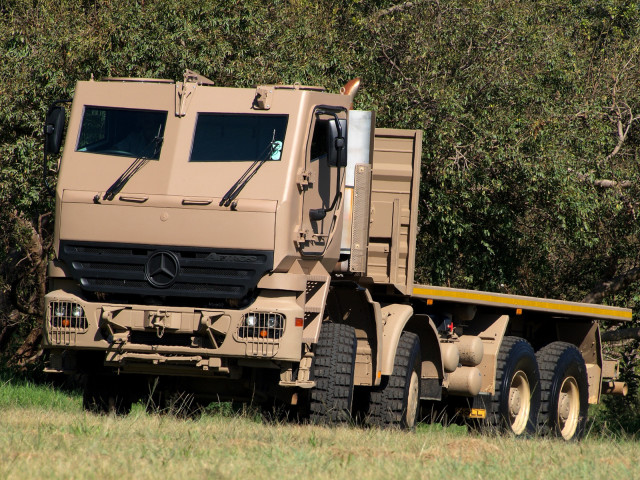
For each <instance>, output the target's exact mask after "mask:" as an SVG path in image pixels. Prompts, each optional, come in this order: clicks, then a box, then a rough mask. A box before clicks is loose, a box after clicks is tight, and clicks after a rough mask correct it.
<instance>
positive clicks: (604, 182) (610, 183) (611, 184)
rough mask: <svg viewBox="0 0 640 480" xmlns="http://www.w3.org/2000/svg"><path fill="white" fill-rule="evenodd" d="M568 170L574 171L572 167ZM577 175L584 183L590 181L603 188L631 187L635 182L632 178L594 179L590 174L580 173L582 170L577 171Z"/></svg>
mask: <svg viewBox="0 0 640 480" xmlns="http://www.w3.org/2000/svg"><path fill="white" fill-rule="evenodd" d="M568 171H569V172H570V173H571V172H573V170H572V169H571V168H569V169H568ZM575 176H576V178H577V179H578V180H579V181H581V182H583V183H590V184H591V185H594V186H596V187H601V188H615V187H618V188H629V187H631V186H633V182H632V181H631V180H622V181H618V180H608V179H600V180H592V179H591V178H589V175H587V174H585V173H580V172H575Z"/></svg>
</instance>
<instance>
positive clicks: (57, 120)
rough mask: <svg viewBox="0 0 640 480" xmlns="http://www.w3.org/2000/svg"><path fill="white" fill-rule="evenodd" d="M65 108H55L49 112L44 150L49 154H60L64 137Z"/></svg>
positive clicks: (46, 121)
mask: <svg viewBox="0 0 640 480" xmlns="http://www.w3.org/2000/svg"><path fill="white" fill-rule="evenodd" d="M64 117H65V113H64V107H62V106H59V105H58V106H54V107H51V108H50V109H49V111H48V112H47V119H46V120H45V123H44V148H45V150H46V151H47V152H48V153H59V152H60V147H62V137H63V135H64Z"/></svg>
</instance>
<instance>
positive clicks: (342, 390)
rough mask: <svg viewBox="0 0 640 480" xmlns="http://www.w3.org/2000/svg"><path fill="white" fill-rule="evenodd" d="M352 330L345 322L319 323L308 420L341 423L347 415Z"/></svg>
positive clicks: (350, 398)
mask: <svg viewBox="0 0 640 480" xmlns="http://www.w3.org/2000/svg"><path fill="white" fill-rule="evenodd" d="M356 347H357V339H356V331H355V330H354V328H353V327H351V326H349V325H343V324H340V323H323V324H322V328H321V330H320V337H319V339H318V343H317V344H316V348H315V352H314V360H313V367H312V374H313V377H314V379H315V381H316V386H315V387H314V388H313V389H311V392H310V405H309V410H310V420H311V422H312V423H341V422H347V421H349V420H350V419H351V406H352V403H353V375H354V371H355V364H356Z"/></svg>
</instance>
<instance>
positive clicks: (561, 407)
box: [558, 377, 580, 440]
mask: <svg viewBox="0 0 640 480" xmlns="http://www.w3.org/2000/svg"><path fill="white" fill-rule="evenodd" d="M579 417H580V389H579V388H578V382H577V381H576V379H575V378H573V377H567V378H565V379H564V380H563V382H562V385H561V386H560V394H559V396H558V428H559V429H560V434H561V435H562V437H563V438H564V439H566V440H569V439H571V438H572V437H573V435H574V434H575V432H576V429H577V428H578V423H579Z"/></svg>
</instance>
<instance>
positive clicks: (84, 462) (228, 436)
mask: <svg viewBox="0 0 640 480" xmlns="http://www.w3.org/2000/svg"><path fill="white" fill-rule="evenodd" d="M638 454H640V447H638V445H637V444H636V443H634V442H628V441H608V440H606V439H603V440H598V439H587V440H586V441H584V442H583V443H579V444H566V443H563V442H559V441H552V440H540V439H532V440H523V439H513V438H509V437H477V436H472V435H468V434H466V433H464V432H461V431H460V430H455V429H443V428H438V427H420V428H419V429H418V431H417V432H416V433H404V432H397V431H380V430H364V429H360V428H352V427H342V428H323V427H315V426H305V425H287V424H263V423H261V422H260V421H257V420H256V419H255V418H254V417H252V416H249V415H239V416H227V415H205V416H203V417H202V418H199V419H197V420H183V419H177V418H175V417H172V416H168V415H164V416H163V415H148V414H146V413H144V411H143V410H142V409H136V410H135V411H134V413H133V414H131V415H129V416H128V417H124V418H117V417H103V416H96V415H92V414H87V413H84V412H81V411H80V410H79V409H76V410H75V411H74V410H73V409H70V410H69V411H65V410H60V409H51V408H48V409H45V408H37V407H27V408H21V407H16V406H11V407H9V408H3V411H2V415H1V417H0V458H2V462H0V478H96V479H98V478H99V479H103V478H104V479H111V478H113V479H116V478H117V479H119V478H123V477H125V478H140V479H145V478H154V479H157V478H163V477H164V478H170V477H176V478H213V477H215V478H223V479H224V478H229V479H231V478H243V477H246V476H252V477H254V478H277V479H278V480H283V479H289V478H301V477H309V478H320V479H324V478H326V479H332V480H333V479H336V478H358V479H363V478H436V477H437V476H446V477H447V478H474V479H477V478H489V477H492V478H498V479H499V478H512V477H515V476H517V477H518V478H524V479H527V478H531V479H537V478H540V479H542V478H544V479H547V478H604V477H610V478H633V476H634V475H635V472H636V470H635V466H634V465H632V463H631V462H629V461H625V459H629V458H637V457H638Z"/></svg>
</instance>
